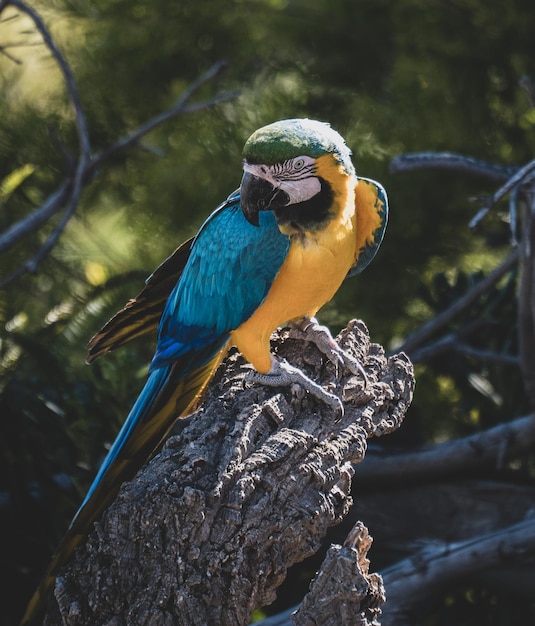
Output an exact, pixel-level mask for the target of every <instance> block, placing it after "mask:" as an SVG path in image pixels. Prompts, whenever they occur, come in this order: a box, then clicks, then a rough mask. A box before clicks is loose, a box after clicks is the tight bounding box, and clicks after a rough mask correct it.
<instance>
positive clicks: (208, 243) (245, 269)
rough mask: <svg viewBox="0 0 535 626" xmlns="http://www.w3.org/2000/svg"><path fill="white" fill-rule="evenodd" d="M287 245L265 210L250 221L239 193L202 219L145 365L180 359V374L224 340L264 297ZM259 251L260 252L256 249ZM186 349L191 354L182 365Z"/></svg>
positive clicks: (271, 215)
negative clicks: (257, 222) (255, 223)
mask: <svg viewBox="0 0 535 626" xmlns="http://www.w3.org/2000/svg"><path fill="white" fill-rule="evenodd" d="M289 246H290V240H289V238H288V237H287V236H286V235H283V234H282V233H281V232H280V230H279V228H278V226H277V223H276V221H275V217H274V215H273V214H272V213H271V212H269V211H266V212H263V213H261V214H260V226H259V227H256V226H253V225H252V224H250V223H249V222H248V221H247V220H246V219H245V217H244V216H243V213H242V211H241V208H240V203H239V194H238V193H235V194H233V195H232V196H230V197H229V199H228V200H227V202H226V203H225V204H223V205H221V207H219V208H218V209H216V211H214V213H212V215H211V216H210V217H209V218H208V219H207V220H206V222H205V223H204V224H203V226H202V227H201V229H200V231H199V233H198V235H197V237H196V238H195V240H194V241H193V244H192V248H191V252H190V255H189V258H188V261H187V264H186V266H185V268H184V271H183V273H182V276H181V278H180V281H179V282H178V284H177V285H176V286H175V288H174V289H173V290H172V292H171V294H170V296H169V298H168V300H167V303H166V305H165V308H164V311H163V314H162V318H161V321H160V325H159V329H158V345H157V349H156V354H155V356H154V359H153V361H152V364H151V370H154V369H156V368H159V367H162V366H164V365H169V364H170V363H172V362H173V361H176V360H177V359H180V361H181V367H182V368H183V371H184V373H187V372H188V371H189V369H190V368H191V367H199V366H200V365H202V362H200V361H201V360H202V358H200V357H201V355H202V353H203V351H206V355H207V356H206V358H209V355H210V354H212V353H213V347H214V342H216V343H218V344H221V345H224V343H226V341H227V340H228V338H229V335H230V331H232V330H233V329H235V328H237V327H238V326H239V325H240V324H241V323H242V322H244V321H245V320H246V319H247V318H249V317H250V316H251V315H252V313H253V312H254V311H255V310H256V309H257V308H258V306H259V305H260V304H261V303H262V302H263V301H264V299H265V297H266V296H267V293H268V291H269V289H270V287H271V285H272V283H273V280H274V279H275V276H276V275H277V273H278V271H279V269H280V267H281V265H282V263H283V262H284V259H285V258H286V255H287V254H288V249H289ZM259 250H261V251H262V254H258V251H259ZM188 353H190V354H191V355H192V357H193V353H195V358H194V359H192V360H191V364H188V361H189V359H188V358H187V355H188Z"/></svg>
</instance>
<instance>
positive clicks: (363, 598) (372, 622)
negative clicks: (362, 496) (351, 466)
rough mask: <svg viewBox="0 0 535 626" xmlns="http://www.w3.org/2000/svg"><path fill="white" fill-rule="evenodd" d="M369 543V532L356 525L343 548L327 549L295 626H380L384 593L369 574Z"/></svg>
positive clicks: (381, 584) (360, 525) (336, 546)
mask: <svg viewBox="0 0 535 626" xmlns="http://www.w3.org/2000/svg"><path fill="white" fill-rule="evenodd" d="M371 543H372V539H371V537H370V536H369V535H368V530H367V529H366V527H365V526H364V525H363V524H362V523H360V522H357V524H355V526H354V527H353V529H352V530H351V532H350V533H349V534H348V536H347V538H346V540H345V542H344V545H343V546H338V545H334V546H331V547H330V548H329V551H328V552H327V556H326V557H325V560H324V561H323V565H322V566H321V569H320V570H319V572H318V574H317V575H316V578H315V579H314V581H313V582H312V585H311V587H310V591H309V593H307V595H306V596H305V598H304V600H303V603H302V604H301V606H300V607H299V609H298V610H297V611H296V613H295V615H293V616H292V617H293V623H294V624H295V626H318V625H320V624H324V625H327V624H333V625H334V624H340V625H342V624H347V625H351V626H379V622H378V620H377V618H378V617H379V615H380V614H381V608H380V607H381V605H383V604H384V602H385V592H384V587H383V581H382V579H381V577H380V576H379V575H378V574H369V573H368V568H369V565H370V562H369V560H368V559H367V558H366V555H367V553H368V550H369V548H370V546H371Z"/></svg>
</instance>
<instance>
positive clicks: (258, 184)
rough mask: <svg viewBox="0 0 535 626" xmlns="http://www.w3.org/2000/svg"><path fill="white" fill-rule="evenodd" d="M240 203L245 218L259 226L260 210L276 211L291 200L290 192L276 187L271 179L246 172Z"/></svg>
mask: <svg viewBox="0 0 535 626" xmlns="http://www.w3.org/2000/svg"><path fill="white" fill-rule="evenodd" d="M240 194H241V197H240V205H241V210H242V213H243V215H244V216H245V219H246V220H247V221H248V222H250V223H251V224H252V225H253V226H258V225H259V221H258V214H259V213H260V211H274V210H275V209H279V208H282V207H285V206H287V205H288V203H289V202H290V198H289V196H288V194H287V193H286V192H285V191H283V190H282V189H280V188H277V187H274V186H273V185H272V184H271V183H270V182H269V181H267V180H266V179H265V178H261V177H260V176H255V175H254V174H251V173H250V172H245V173H244V175H243V178H242V181H241V186H240Z"/></svg>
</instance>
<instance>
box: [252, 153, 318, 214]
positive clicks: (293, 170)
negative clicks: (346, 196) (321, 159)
mask: <svg viewBox="0 0 535 626" xmlns="http://www.w3.org/2000/svg"><path fill="white" fill-rule="evenodd" d="M243 171H244V172H248V173H249V174H252V175H253V176H257V177H258V178H263V179H264V180H266V181H267V182H269V183H271V184H272V185H273V187H275V188H276V189H282V190H283V191H284V192H286V193H287V194H288V197H289V198H290V202H289V204H299V203H300V202H305V201H306V200H310V198H312V197H313V196H315V195H316V194H317V193H319V192H320V191H321V182H320V180H319V178H318V177H317V176H315V159H313V158H312V157H309V156H298V157H295V158H294V159H288V160H287V161H283V162H282V163H275V165H263V164H256V163H248V162H247V161H244V163H243Z"/></svg>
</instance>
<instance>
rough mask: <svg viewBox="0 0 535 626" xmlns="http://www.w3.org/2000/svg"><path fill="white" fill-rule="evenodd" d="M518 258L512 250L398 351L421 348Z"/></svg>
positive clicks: (408, 352)
mask: <svg viewBox="0 0 535 626" xmlns="http://www.w3.org/2000/svg"><path fill="white" fill-rule="evenodd" d="M519 258H520V251H519V250H518V249H515V250H512V252H511V253H510V254H509V256H508V257H507V258H506V259H505V261H504V262H503V263H502V264H501V265H500V266H498V267H497V268H496V269H495V270H493V271H492V272H491V273H490V274H489V275H488V276H486V277H485V278H484V279H483V280H482V281H480V282H479V283H477V284H476V285H474V287H472V289H470V291H468V292H466V294H465V295H464V296H463V297H462V298H459V299H458V300H457V301H456V302H454V303H453V304H452V305H451V306H450V307H449V308H447V309H446V310H445V311H443V312H442V313H439V314H438V315H436V316H435V317H434V318H433V319H431V320H429V322H426V323H425V324H423V325H422V326H421V327H420V328H419V329H418V330H417V331H415V332H414V333H413V334H412V335H410V336H409V337H408V338H407V339H406V340H405V341H404V342H403V344H402V345H401V346H400V347H399V350H401V351H403V352H406V353H407V354H409V355H411V354H412V353H413V352H415V351H416V349H418V348H420V347H421V346H423V345H424V344H425V343H426V342H427V341H428V340H429V339H430V338H431V337H432V336H433V335H436V334H437V333H438V332H439V331H441V330H442V329H444V328H446V327H447V326H448V325H449V324H450V323H451V322H452V321H453V320H454V319H455V318H456V317H457V316H458V315H460V314H461V313H463V312H464V311H466V310H467V309H468V308H470V307H471V306H472V305H473V304H474V303H475V302H477V300H478V299H479V298H480V297H481V296H482V295H483V294H484V293H486V292H487V291H488V290H489V289H490V288H491V287H493V286H494V285H495V284H496V283H498V282H499V281H500V280H501V279H502V278H503V277H504V276H505V275H506V274H507V272H509V271H511V270H512V269H513V268H514V266H515V265H516V263H517V262H518V260H519Z"/></svg>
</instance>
